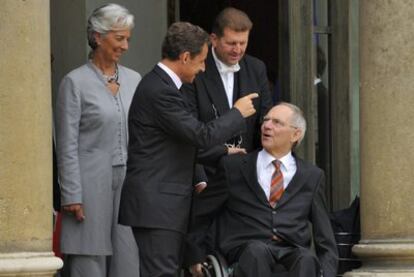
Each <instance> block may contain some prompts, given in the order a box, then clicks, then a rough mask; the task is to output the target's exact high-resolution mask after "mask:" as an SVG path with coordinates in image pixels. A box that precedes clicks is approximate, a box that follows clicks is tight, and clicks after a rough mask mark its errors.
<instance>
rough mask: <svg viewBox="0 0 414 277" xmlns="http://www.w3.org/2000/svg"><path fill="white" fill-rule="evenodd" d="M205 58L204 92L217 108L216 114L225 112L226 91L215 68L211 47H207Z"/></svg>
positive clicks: (227, 108) (227, 107) (227, 103)
mask: <svg viewBox="0 0 414 277" xmlns="http://www.w3.org/2000/svg"><path fill="white" fill-rule="evenodd" d="M209 50H210V51H209V52H208V56H207V59H206V63H207V65H206V71H205V72H204V75H205V78H204V85H205V86H206V93H207V94H208V96H209V98H210V101H211V102H212V104H214V106H215V107H216V109H217V112H218V115H219V116H220V115H223V114H225V113H226V112H227V111H228V110H229V109H230V106H229V102H228V100H227V96H226V91H225V90H224V86H223V81H222V80H221V77H220V74H219V72H218V70H217V66H216V63H215V62H214V58H213V54H212V53H211V48H210V49H209Z"/></svg>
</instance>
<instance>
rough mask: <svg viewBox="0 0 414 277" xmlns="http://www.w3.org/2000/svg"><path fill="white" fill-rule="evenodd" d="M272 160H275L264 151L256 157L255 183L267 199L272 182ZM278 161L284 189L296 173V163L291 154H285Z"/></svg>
mask: <svg viewBox="0 0 414 277" xmlns="http://www.w3.org/2000/svg"><path fill="white" fill-rule="evenodd" d="M274 160H276V158H275V157H273V156H272V155H271V154H269V152H267V151H266V150H264V149H263V150H261V151H260V152H259V154H258V156H257V163H256V169H257V179H258V180H257V181H258V182H259V184H260V186H261V187H262V189H263V191H264V192H265V194H266V197H267V199H269V195H270V183H271V181H272V175H273V172H274V171H275V166H274V165H273V164H272V161H274ZM278 160H279V161H280V162H281V166H280V169H281V170H282V174H283V187H284V189H286V188H287V186H288V185H289V183H290V181H291V180H292V178H293V176H294V175H295V173H296V161H295V158H294V157H293V156H292V152H289V153H287V154H286V155H285V156H283V157H282V158H280V159H278Z"/></svg>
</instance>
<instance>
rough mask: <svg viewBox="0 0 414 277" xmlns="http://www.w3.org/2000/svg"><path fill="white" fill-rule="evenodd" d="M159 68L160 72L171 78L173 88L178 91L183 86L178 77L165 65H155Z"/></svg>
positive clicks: (160, 63)
mask: <svg viewBox="0 0 414 277" xmlns="http://www.w3.org/2000/svg"><path fill="white" fill-rule="evenodd" d="M157 65H158V66H159V67H161V69H162V70H164V71H165V73H167V74H168V76H170V77H171V79H172V80H173V82H174V84H175V86H176V87H177V89H180V88H181V86H182V85H183V82H181V79H180V77H178V75H177V74H175V72H174V71H172V70H171V69H170V68H169V67H168V66H166V65H165V64H163V63H162V62H159V63H158V64H157Z"/></svg>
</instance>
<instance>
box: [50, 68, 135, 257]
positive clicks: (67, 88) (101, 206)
mask: <svg viewBox="0 0 414 277" xmlns="http://www.w3.org/2000/svg"><path fill="white" fill-rule="evenodd" d="M140 79H141V76H140V75H139V74H138V73H137V72H135V71H132V70H130V69H128V68H126V67H123V66H119V83H120V88H119V92H118V93H119V96H120V98H121V103H122V105H123V109H124V112H125V118H126V117H127V113H128V110H129V106H130V103H131V100H132V97H133V94H134V91H135V88H136V86H137V85H138V82H139V81H140ZM56 101H57V102H56V107H55V131H56V152H57V164H58V172H59V183H60V186H61V204H62V205H67V204H73V203H82V204H83V207H84V212H85V217H86V219H85V220H84V221H83V222H82V223H78V222H77V221H76V220H75V219H74V217H73V216H68V215H66V214H65V213H64V214H63V217H62V234H61V248H62V252H63V253H71V254H87V255H109V254H111V251H112V246H111V237H110V228H109V230H108V224H109V226H110V221H111V219H112V212H113V211H112V209H113V207H112V204H111V203H112V194H113V192H112V187H111V184H112V155H113V150H114V146H115V142H116V137H115V136H116V134H117V133H116V120H115V118H116V116H117V113H116V110H115V105H114V103H113V101H114V100H113V96H112V94H111V92H110V90H109V89H108V88H107V87H106V86H105V80H104V79H103V78H102V76H101V75H100V73H99V72H98V71H97V69H96V67H95V66H94V65H93V64H91V63H90V62H89V63H87V64H85V65H83V66H81V67H79V68H77V69H75V70H73V71H71V72H70V73H69V74H67V75H66V76H65V77H64V78H63V80H62V82H61V84H60V88H59V92H58V95H57V100H56Z"/></svg>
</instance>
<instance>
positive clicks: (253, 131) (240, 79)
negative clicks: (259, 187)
mask: <svg viewBox="0 0 414 277" xmlns="http://www.w3.org/2000/svg"><path fill="white" fill-rule="evenodd" d="M239 65H240V70H239V71H238V72H237V73H235V80H237V83H236V86H235V87H236V88H237V91H235V93H234V97H233V100H234V101H233V102H235V100H237V99H238V98H240V97H243V96H245V95H248V94H250V93H253V92H256V93H258V94H259V97H258V98H257V99H255V100H254V102H253V103H254V107H255V109H256V113H255V114H254V115H252V116H250V117H248V118H247V119H246V129H245V131H244V132H241V133H240V134H241V136H242V144H241V147H243V148H246V150H247V151H248V152H251V151H252V150H255V149H258V148H259V147H260V123H261V119H262V118H263V116H264V115H265V114H266V113H267V111H268V110H269V109H270V108H271V106H272V100H271V95H270V89H269V84H268V80H267V75H266V67H265V65H264V63H263V62H262V61H260V60H259V59H257V58H255V57H252V56H249V55H245V56H244V57H243V58H242V59H241V60H240V62H239ZM182 90H183V91H184V93H185V95H186V96H187V97H189V99H190V100H189V101H190V102H191V103H192V104H193V105H194V106H195V110H196V111H197V115H198V118H199V119H200V120H201V121H203V122H209V121H211V120H214V119H216V118H217V117H218V116H222V115H223V114H225V113H226V112H228V111H229V110H230V108H229V103H228V100H227V96H226V91H225V89H224V86H223V82H222V80H221V77H220V74H219V72H218V70H217V66H216V64H215V61H214V58H213V54H212V51H211V49H210V51H209V52H208V55H207V59H206V70H205V72H202V73H200V74H198V75H197V77H196V79H195V80H194V82H193V84H187V85H185V86H183V89H182ZM225 154H227V148H226V147H225V146H224V144H221V145H216V146H214V147H212V148H209V149H203V151H200V152H199V154H198V160H199V162H201V163H202V164H207V165H210V166H213V167H216V165H217V162H218V161H219V159H220V158H221V157H222V156H223V155H225ZM207 174H208V175H209V174H210V175H211V172H207ZM208 177H209V176H208Z"/></svg>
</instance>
